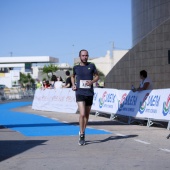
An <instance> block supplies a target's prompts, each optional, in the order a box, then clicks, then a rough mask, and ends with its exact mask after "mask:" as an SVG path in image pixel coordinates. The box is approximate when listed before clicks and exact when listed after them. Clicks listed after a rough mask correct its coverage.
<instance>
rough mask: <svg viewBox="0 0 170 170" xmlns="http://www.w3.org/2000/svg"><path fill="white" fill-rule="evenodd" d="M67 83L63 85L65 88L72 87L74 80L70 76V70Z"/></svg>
mask: <svg viewBox="0 0 170 170" xmlns="http://www.w3.org/2000/svg"><path fill="white" fill-rule="evenodd" d="M66 76H67V78H66V83H65V86H63V87H64V88H71V87H72V82H71V77H70V72H69V71H68V70H67V71H66Z"/></svg>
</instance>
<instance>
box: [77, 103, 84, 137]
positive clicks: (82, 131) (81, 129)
mask: <svg viewBox="0 0 170 170" xmlns="http://www.w3.org/2000/svg"><path fill="white" fill-rule="evenodd" d="M77 104H78V108H79V112H80V115H79V126H80V134H83V133H84V130H85V127H86V125H85V123H86V121H85V114H86V113H85V111H86V110H85V102H83V101H82V102H77Z"/></svg>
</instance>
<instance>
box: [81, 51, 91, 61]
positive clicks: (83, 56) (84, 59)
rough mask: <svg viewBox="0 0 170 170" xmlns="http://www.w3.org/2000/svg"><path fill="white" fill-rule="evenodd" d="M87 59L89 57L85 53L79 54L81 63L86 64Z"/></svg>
mask: <svg viewBox="0 0 170 170" xmlns="http://www.w3.org/2000/svg"><path fill="white" fill-rule="evenodd" d="M88 57H89V55H88V52H87V51H82V52H81V55H80V60H81V62H82V63H87V60H88Z"/></svg>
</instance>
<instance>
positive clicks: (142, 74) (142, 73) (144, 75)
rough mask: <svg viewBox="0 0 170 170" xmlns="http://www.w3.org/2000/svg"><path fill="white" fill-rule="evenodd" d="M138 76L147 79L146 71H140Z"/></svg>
mask: <svg viewBox="0 0 170 170" xmlns="http://www.w3.org/2000/svg"><path fill="white" fill-rule="evenodd" d="M140 75H141V76H143V77H144V78H146V77H147V71H145V70H142V71H140Z"/></svg>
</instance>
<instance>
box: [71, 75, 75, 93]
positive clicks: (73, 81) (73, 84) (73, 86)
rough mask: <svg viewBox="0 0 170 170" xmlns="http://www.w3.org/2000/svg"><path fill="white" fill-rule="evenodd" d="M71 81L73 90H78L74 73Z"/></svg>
mask: <svg viewBox="0 0 170 170" xmlns="http://www.w3.org/2000/svg"><path fill="white" fill-rule="evenodd" d="M71 83H72V90H76V85H75V75H74V74H73V75H72V76H71Z"/></svg>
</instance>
